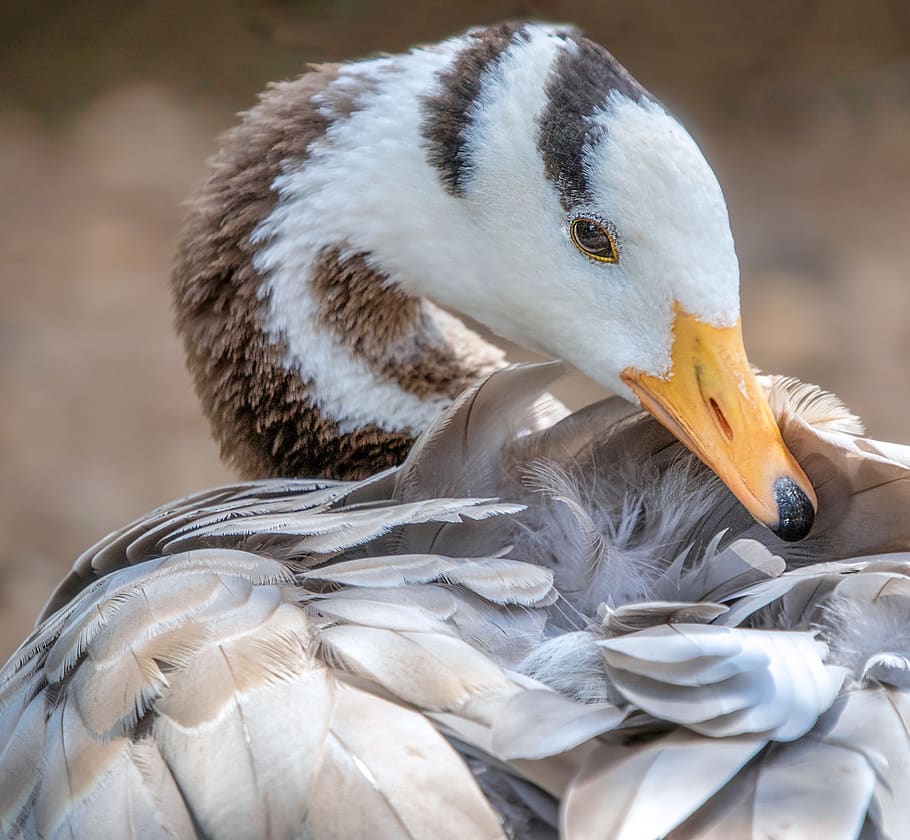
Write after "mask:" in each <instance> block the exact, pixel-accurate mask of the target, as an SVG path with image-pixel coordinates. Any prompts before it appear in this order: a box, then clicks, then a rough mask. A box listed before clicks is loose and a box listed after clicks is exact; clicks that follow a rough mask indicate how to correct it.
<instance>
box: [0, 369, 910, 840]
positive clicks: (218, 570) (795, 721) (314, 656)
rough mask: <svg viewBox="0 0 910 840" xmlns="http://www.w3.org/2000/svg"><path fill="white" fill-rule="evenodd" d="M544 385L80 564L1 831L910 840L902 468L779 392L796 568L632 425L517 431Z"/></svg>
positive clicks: (145, 530)
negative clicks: (361, 467) (797, 495)
mask: <svg viewBox="0 0 910 840" xmlns="http://www.w3.org/2000/svg"><path fill="white" fill-rule="evenodd" d="M551 375H552V371H550V370H549V369H548V368H539V367H538V368H530V369H522V368H516V369H511V370H506V371H503V372H500V373H497V374H494V375H493V376H492V377H491V378H490V379H489V380H487V382H486V383H485V384H483V385H482V386H481V387H480V388H478V389H475V390H474V391H472V392H470V393H468V394H466V395H465V396H464V397H463V398H462V399H461V400H459V401H458V402H457V403H456V404H455V406H453V408H452V410H451V411H450V412H449V413H447V414H446V415H445V416H444V417H443V418H441V419H440V421H439V422H438V423H437V424H436V425H435V426H434V427H433V429H431V430H430V432H429V433H428V434H427V436H426V438H424V439H423V440H422V441H421V442H420V443H419V444H418V446H417V447H415V450H414V452H413V453H412V455H411V457H410V458H409V459H408V462H407V463H406V464H405V465H404V466H403V467H402V468H400V469H399V470H398V471H392V472H390V473H386V474H384V475H381V476H378V477H377V478H376V479H373V480H370V481H367V482H360V483H351V484H343V483H331V482H298V481H266V482H253V483H250V484H242V485H231V486H229V487H225V488H219V489H216V490H212V491H207V492H205V493H203V494H199V495H197V496H191V497H187V498H185V499H182V500H179V501H178V502H175V503H172V504H170V505H167V506H165V507H163V508H161V509H159V510H157V511H155V512H153V513H152V514H150V515H149V516H148V517H146V518H144V519H142V520H140V521H137V522H136V523H133V524H132V525H129V526H127V527H126V528H124V529H122V530H121V531H119V532H117V533H115V534H112V535H110V536H109V537H107V538H106V539H105V540H103V541H102V542H100V543H99V544H98V545H97V546H95V547H94V548H92V549H90V550H89V551H87V552H86V553H85V554H83V555H82V556H81V557H80V558H79V560H78V561H77V563H76V566H75V567H74V570H73V572H72V573H71V574H70V576H69V577H68V578H67V579H66V580H65V581H64V583H63V584H61V586H60V587H59V588H58V590H57V592H56V593H55V595H54V597H53V599H52V601H51V603H50V604H49V607H48V610H47V612H46V615H45V617H44V620H43V622H42V623H41V625H40V626H39V628H38V629H37V631H36V632H35V634H33V635H32V637H31V638H30V639H28V640H27V641H26V642H25V643H24V644H23V646H22V647H21V648H20V650H19V651H18V652H17V653H16V654H15V655H14V657H13V658H12V660H11V661H10V662H9V663H8V664H7V665H6V667H5V668H4V669H3V671H2V673H0V826H2V828H3V831H4V832H5V833H6V834H7V835H10V836H38V835H40V836H93V837H104V836H123V835H124V834H127V835H128V834H129V833H130V832H132V833H134V834H137V835H141V836H159V835H160V836H181V837H183V836H208V837H235V836H238V837H239V836H250V835H255V836H279V835H280V836H285V835H287V834H295V835H299V836H313V837H317V836H318V837H350V836H363V835H366V834H372V835H377V836H384V837H398V836H400V837H445V836H453V837H464V836H470V837H499V836H503V835H511V836H534V837H543V836H548V835H549V836H553V835H555V834H556V833H557V832H561V833H562V834H563V836H565V837H567V838H572V839H573V840H574V839H575V838H586V837H603V836H611V837H656V836H670V837H739V836H776V837H799V836H806V834H807V833H809V834H813V835H815V836H818V832H819V831H821V832H822V833H823V834H824V835H825V836H830V837H854V836H859V834H860V833H862V836H863V837H891V838H896V837H900V836H901V833H902V831H903V827H904V826H906V825H907V824H908V822H910V812H908V811H907V805H906V803H907V802H908V801H910V736H908V732H910V700H908V697H910V693H908V691H910V688H908V687H910V679H908V674H910V619H908V618H907V616H910V553H906V552H910V517H907V515H906V511H907V509H908V508H907V502H908V500H910V497H908V495H907V494H908V493H910V450H908V449H907V448H904V447H899V446H896V445H893V444H881V443H877V442H874V441H869V440H866V439H864V438H861V437H857V436H856V432H857V431H858V429H857V427H856V425H855V423H854V421H853V420H852V419H851V417H852V416H851V415H849V413H848V412H846V410H845V409H843V407H842V406H841V405H840V403H838V402H836V401H834V400H833V398H830V397H827V396H824V395H822V394H820V392H817V391H816V390H813V389H811V388H809V387H808V386H802V385H799V384H795V383H792V382H788V381H780V380H775V381H772V382H770V383H769V387H770V388H771V395H772V404H773V405H775V408H776V411H777V413H778V416H779V418H780V420H781V426H782V430H783V432H784V435H785V437H786V439H787V442H788V444H789V445H790V446H791V447H792V448H793V450H794V452H796V453H797V455H798V457H800V459H801V461H802V463H803V464H804V466H805V467H806V469H807V472H808V473H809V475H810V476H811V477H812V478H813V480H815V481H816V486H817V488H818V493H819V499H820V510H821V512H822V513H821V515H820V517H819V522H818V524H817V526H816V530H814V531H813V534H812V535H811V536H810V537H809V540H808V541H807V542H806V543H805V544H802V545H798V546H793V545H791V544H784V543H780V542H779V541H777V540H776V538H774V537H773V535H771V534H770V533H769V532H766V531H764V530H760V529H757V528H756V527H755V526H754V525H753V524H752V522H751V520H749V519H748V517H747V516H746V515H745V513H744V512H743V511H742V509H741V508H740V507H739V505H738V503H736V502H735V500H733V499H732V497H731V496H730V495H729V494H728V492H727V491H726V490H725V489H724V488H723V486H722V485H720V483H719V482H717V481H716V479H714V478H713V477H712V476H711V475H710V474H709V473H708V472H707V470H706V469H705V468H704V467H702V466H701V465H700V464H699V463H698V462H697V461H696V460H695V459H694V458H693V457H692V456H691V455H689V454H688V453H686V452H685V451H684V450H683V449H682V447H681V446H679V445H678V444H676V443H675V442H674V441H673V440H672V439H671V438H669V436H668V435H667V434H666V433H665V432H664V431H663V430H662V429H661V428H660V427H659V426H657V424H656V423H655V422H654V421H652V420H650V419H648V418H646V417H644V416H643V415H640V414H636V413H634V412H631V411H630V410H629V409H628V407H626V406H625V405H624V404H620V403H618V402H616V401H606V402H604V403H601V404H598V405H595V406H592V407H589V408H587V409H585V410H584V411H582V412H579V413H577V414H576V415H572V416H570V417H568V418H566V419H565V420H562V421H561V422H559V423H557V424H556V425H554V426H551V427H550V428H548V429H544V430H537V431H534V429H535V423H538V424H539V421H536V420H534V419H533V417H531V416H529V415H528V414H527V411H528V410H529V409H530V410H531V412H532V413H533V405H534V403H535V400H536V399H537V397H538V395H539V393H540V391H541V390H542V389H543V388H545V387H546V386H547V384H548V383H549V381H550V377H551ZM503 418H507V419H506V420H505V421H503ZM500 421H503V422H500ZM680 499H683V500H685V502H684V503H682V504H680V502H679V500H680ZM827 509H830V510H831V511H833V512H832V513H831V514H830V515H828V514H826V513H825V511H826V510H827ZM835 514H836V515H835ZM879 523H880V527H879ZM873 526H874V527H873ZM832 779H834V781H832Z"/></svg>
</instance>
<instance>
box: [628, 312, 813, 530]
mask: <svg viewBox="0 0 910 840" xmlns="http://www.w3.org/2000/svg"><path fill="white" fill-rule="evenodd" d="M673 334H674V339H673V349H672V351H671V358H672V364H671V369H670V373H669V375H668V376H667V377H666V378H665V379H661V378H659V377H655V376H650V375H648V374H644V373H642V372H641V371H638V370H634V369H632V368H628V369H626V370H625V371H623V373H622V379H623V381H624V382H625V383H626V384H627V385H628V386H629V387H630V388H631V389H632V390H633V391H634V392H635V394H636V396H638V398H639V399H640V400H641V404H642V407H643V408H645V409H646V410H647V411H649V412H651V414H653V415H654V416H655V417H656V418H657V419H658V420H659V421H660V422H661V423H662V424H663V425H664V426H666V427H667V429H669V430H670V431H671V432H672V433H673V434H674V435H675V436H676V437H677V438H679V440H680V441H682V443H684V444H685V445H686V446H687V447H689V449H691V450H692V451H693V452H694V453H695V454H696V455H698V457H699V458H701V460H702V461H704V462H705V463H706V464H707V465H708V466H709V467H711V469H712V470H714V472H716V473H717V475H718V476H720V478H721V480H722V481H723V482H724V483H725V484H726V485H727V487H729V488H730V490H731V491H732V493H733V494H734V495H735V496H736V498H737V499H739V500H740V502H742V504H743V506H744V507H745V508H746V510H748V511H749V512H750V513H751V514H752V515H753V516H754V517H755V518H756V519H757V520H758V521H759V522H761V523H762V524H764V525H767V526H768V527H769V528H770V529H771V530H772V531H774V533H776V534H777V535H778V536H779V537H780V538H781V539H784V540H788V541H795V540H801V539H802V538H803V537H805V536H806V534H808V533H809V530H810V529H811V527H812V523H813V521H814V519H815V510H816V508H817V506H818V501H817V499H816V496H815V491H814V489H813V488H812V484H811V483H810V482H809V479H808V478H807V477H806V474H805V473H804V472H803V470H802V468H801V467H800V466H799V464H798V463H797V462H796V459H795V458H794V457H793V456H792V455H791V454H790V451H789V450H788V449H787V447H786V445H785V444H784V441H783V439H782V438H781V435H780V430H779V429H778V427H777V423H776V421H775V420H774V415H773V414H772V413H771V407H770V406H769V405H768V401H767V399H766V398H765V395H764V394H763V393H762V391H761V388H759V386H758V383H757V382H756V380H755V376H754V375H753V373H752V370H751V368H750V367H749V363H748V361H747V359H746V353H745V350H744V349H743V340H742V328H741V325H740V323H739V322H737V323H736V325H735V326H733V327H715V326H711V325H710V324H706V323H704V322H702V321H699V320H697V319H696V318H695V317H694V316H692V315H690V314H689V313H687V312H685V311H684V310H682V309H681V308H680V307H679V306H677V307H676V314H675V320H674V324H673Z"/></svg>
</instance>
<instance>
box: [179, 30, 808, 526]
mask: <svg viewBox="0 0 910 840" xmlns="http://www.w3.org/2000/svg"><path fill="white" fill-rule="evenodd" d="M257 183H258V186H256V187H255V189H254V188H253V187H254V185H256V184H257ZM213 264H214V267H213ZM175 285H176V288H177V297H178V324H179V325H180V328H181V331H182V332H183V334H184V339H185V342H186V345H187V349H188V352H189V355H190V362H191V367H193V368H194V370H195V372H196V378H197V385H198V386H199V388H200V391H202V392H203V401H204V403H206V405H207V409H208V410H209V414H210V416H212V418H213V422H214V423H215V426H216V431H217V430H218V428H219V425H220V426H221V427H222V438H223V439H224V437H225V435H227V436H228V437H230V434H233V432H227V431H224V430H226V429H228V428H229V427H230V428H235V427H236V426H237V425H238V422H239V419H238V418H240V415H241V414H243V416H244V417H245V418H246V420H245V421H244V422H246V428H248V431H247V432H244V433H243V435H241V436H240V437H241V438H242V439H237V440H233V441H232V443H231V444H230V446H229V447H228V448H229V449H230V448H231V447H234V448H237V449H241V448H243V447H247V448H249V447H251V446H252V447H253V448H256V447H259V449H267V450H268V451H270V452H271V453H272V454H273V455H274V454H276V453H277V452H278V451H279V450H280V449H281V447H282V446H285V447H290V448H293V447H298V448H299V447H301V446H304V447H309V448H310V449H311V450H312V449H313V448H314V447H315V448H319V447H325V446H326V445H327V442H328V441H329V440H330V439H331V440H334V439H335V438H337V439H341V438H343V437H344V436H346V435H347V436H351V435H356V434H358V433H360V432H362V431H363V429H365V428H367V427H369V428H370V429H372V430H374V431H375V432H376V434H378V435H379V438H378V440H379V444H378V445H379V447H381V448H385V449H394V455H395V456H396V457H397V456H400V454H401V452H400V451H399V449H397V448H395V447H393V446H392V444H391V442H390V441H391V439H390V438H389V436H390V435H394V434H401V435H403V438H402V440H403V441H405V444H406V443H407V442H409V440H410V439H412V437H413V435H414V434H415V433H416V432H417V431H419V430H420V427H421V426H425V425H426V423H427V420H428V418H430V417H431V416H432V415H433V414H435V413H436V412H437V411H438V410H439V409H440V407H441V405H442V404H444V403H446V402H447V401H449V400H451V399H452V398H453V396H454V393H455V392H456V391H457V388H458V387H461V386H463V385H464V384H465V383H466V382H468V381H470V373H471V371H470V368H471V362H470V361H469V360H468V357H471V359H473V361H474V367H475V368H476V372H477V373H478V374H479V373H483V372H485V370H484V368H485V367H486V368H488V367H490V366H496V365H498V364H501V357H499V356H498V355H496V354H495V353H492V351H486V350H484V349H483V346H482V345H481V344H480V342H479V339H477V337H476V336H474V335H473V334H472V333H469V332H468V331H467V330H466V329H465V328H464V327H462V325H461V324H460V323H459V322H457V321H454V319H452V318H451V317H450V316H448V315H446V314H445V313H444V312H442V311H441V310H439V309H437V308H436V306H435V305H436V304H438V305H441V306H442V307H444V308H446V309H448V310H452V311H454V312H456V313H460V314H463V315H466V316H469V317H470V318H473V319H475V320H476V321H478V322H480V323H481V324H484V325H485V326H487V327H488V328H490V329H491V330H492V331H493V332H495V333H497V334H499V335H501V336H504V337H506V338H509V339H511V340H513V341H515V342H517V343H519V344H521V345H524V346H527V347H530V348H532V349H536V350H539V351H541V352H543V353H545V354H548V355H550V356H553V357H556V358H561V359H563V360H565V361H567V362H569V363H571V364H572V365H574V366H575V367H577V368H578V369H580V370H581V371H583V372H584V373H586V374H587V375H588V376H590V377H591V378H592V379H594V380H595V381H597V382H599V383H601V384H602V385H604V386H606V387H608V388H610V389H612V390H614V391H615V392H617V393H619V394H621V395H623V396H625V397H626V398H627V399H629V400H632V401H635V402H640V404H641V405H642V406H643V407H644V408H645V409H647V410H648V411H650V412H651V413H653V414H654V415H655V416H656V417H657V419H658V420H659V421H660V422H661V423H663V424H664V425H665V426H666V427H667V428H668V429H669V430H670V431H671V432H672V433H673V434H674V435H676V436H677V437H678V438H679V439H680V440H681V441H682V442H683V443H685V444H686V445H687V446H688V447H689V448H691V449H692V450H693V451H694V452H695V453H696V454H697V455H698V456H699V457H700V458H701V459H702V460H703V461H705V462H706V463H707V464H708V465H709V466H710V467H711V468H712V469H713V470H714V471H715V472H716V473H717V474H718V475H719V476H720V478H721V479H722V480H723V481H724V482H725V483H726V484H727V485H728V487H729V488H730V489H731V491H732V492H733V493H734V494H735V495H736V497H737V498H738V499H739V500H740V502H741V503H742V504H743V505H744V506H745V507H746V508H747V509H748V510H749V512H750V513H752V515H753V516H754V517H755V518H756V519H757V520H758V521H759V522H761V523H763V524H765V525H766V526H768V527H769V528H771V529H772V530H774V531H775V532H776V533H777V534H778V535H779V536H781V537H782V538H784V539H788V540H794V539H800V538H802V537H803V536H805V534H806V533H808V531H809V529H810V527H811V525H812V522H813V518H814V510H815V506H816V500H815V494H814V491H813V488H812V485H811V483H810V482H809V480H808V479H807V477H806V476H805V474H804V472H803V471H802V469H801V468H800V466H799V465H798V464H797V462H796V461H795V459H794V458H793V456H792V455H791V454H790V452H789V451H788V450H787V448H786V446H785V445H784V443H783V440H782V439H781V436H780V432H779V430H778V427H777V424H776V422H775V420H774V417H773V415H772V413H771V410H770V408H769V406H768V403H767V400H766V398H765V396H764V394H763V393H762V391H761V389H760V387H759V386H758V384H757V383H756V380H755V377H754V376H753V374H752V371H751V369H750V366H749V364H748V361H747V358H746V354H745V351H744V349H743V343H742V334H741V321H740V309H739V268H738V262H737V258H736V253H735V250H734V245H733V237H732V234H731V231H730V225H729V220H728V214H727V209H726V204H725V202H724V198H723V194H722V191H721V188H720V186H719V184H718V182H717V179H716V177H715V175H714V173H713V172H712V170H711V168H710V166H709V165H708V163H707V162H706V161H705V159H704V157H703V155H702V153H701V152H700V150H699V148H698V146H697V145H696V143H695V141H694V140H693V139H692V137H691V136H690V135H689V134H688V132H687V131H686V130H685V129H684V128H683V127H682V125H681V124H680V123H679V122H678V121H677V120H676V119H675V118H674V117H673V116H672V115H670V114H669V113H668V112H667V110H666V109H665V108H664V107H663V106H662V105H661V104H660V103H659V102H658V101H657V100H656V99H655V98H654V97H652V96H651V95H650V94H649V93H648V92H647V91H645V90H644V88H642V87H641V86H640V85H639V84H638V83H637V82H636V81H635V80H634V79H633V78H632V77H631V76H630V75H629V74H628V73H627V72H626V71H625V70H624V69H623V68H622V67H621V65H619V64H618V62H616V60H615V59H614V58H613V57H612V56H611V55H610V54H609V53H608V52H607V51H606V50H604V49H603V48H601V47H600V46H598V45H596V44H594V43H592V42H591V41H589V40H587V39H585V38H583V37H582V36H581V35H579V34H578V33H576V32H574V31H572V30H566V29H563V28H556V27H550V26H545V25H537V24H533V25H532V24H527V25H514V26H511V25H510V26H500V27H493V28H488V29H481V30H474V31H471V32H469V33H467V34H466V35H463V36H459V37H456V38H453V39H450V40H448V41H445V42H442V43H441V44H438V45H434V46H432V47H428V48H422V49H416V50H413V51H412V52H410V53H407V54H405V55H401V56H383V57H380V58H377V59H373V60H369V61H364V62H357V63H350V64H346V65H340V66H334V67H330V68H329V67H323V68H320V69H318V70H316V71H315V72H314V73H311V74H309V75H305V76H304V77H303V78H302V79H301V80H298V82H296V83H287V84H286V85H284V86H279V87H276V88H274V89H273V90H272V92H271V93H270V94H266V96H265V97H264V99H263V101H262V103H261V104H260V105H259V106H258V108H257V109H254V110H253V111H251V112H250V114H248V115H247V118H246V120H245V123H244V125H243V126H241V127H240V128H239V129H237V130H235V132H234V133H233V134H232V135H229V136H228V140H227V141H226V142H225V145H224V148H223V149H222V152H221V154H220V156H219V158H216V161H215V164H214V167H213V170H212V176H211V178H210V180H209V182H208V184H207V185H206V186H205V187H204V188H203V191H202V192H201V193H200V198H199V200H198V201H197V203H196V207H195V210H194V211H193V214H192V215H191V219H190V221H189V223H188V225H187V233H186V234H185V237H184V243H183V246H182V249H181V259H180V260H179V262H178V268H177V271H176V272H175ZM327 290H328V291H327ZM327 301H328V303H327ZM352 301H353V303H352ZM402 307H404V308H408V312H409V313H410V314H409V315H408V316H407V318H405V319H404V320H403V321H401V322H399V321H398V320H396V319H397V313H398V312H399V311H400V310H401V309H402ZM327 310H328V312H329V316H326V311H327ZM355 310H356V312H355ZM339 312H341V313H343V314H342V315H339V317H338V318H336V319H335V320H334V321H333V315H332V313H334V314H335V315H337V314H338V313H339ZM231 313H233V314H231ZM389 313H392V315H391V316H390V314H389ZM390 317H391V321H394V323H392V322H390V320H389V319H390ZM231 318H233V319H234V321H233V322H230V320H231ZM226 320H227V321H228V322H230V323H225V321H226ZM327 323H328V326H327ZM238 324H240V327H238ZM238 331H239V332H241V333H242V334H243V335H242V337H241V338H239V339H236V335H237V334H238ZM235 339H236V340H235ZM247 345H252V346H255V347H258V348H259V349H258V350H256V351H255V353H253V356H252V358H249V351H248V350H247V349H246V347H247ZM465 347H468V350H465ZM219 348H220V349H219ZM269 354H271V355H269ZM434 354H435V355H434ZM430 357H432V358H433V359H434V360H435V361H434V362H433V363H431V364H430V365H429V366H424V367H423V368H421V370H423V371H424V374H425V375H426V374H429V375H426V376H425V380H424V381H425V383H427V382H428V383H429V384H428V385H427V387H425V388H424V390H423V391H422V392H421V391H420V387H417V386H415V385H414V383H413V382H411V384H410V387H408V385H407V384H406V383H403V381H402V374H401V371H402V370H412V368H413V366H414V365H416V366H417V367H418V368H419V367H420V363H421V361H426V360H427V359H428V358H430ZM238 359H239V361H238ZM361 363H366V365H367V368H368V372H367V378H366V379H365V378H364V376H363V375H361V374H362V373H363V368H362V365H361V366H360V367H358V365H359V364H361ZM409 365H411V367H408V366H409ZM219 366H220V367H219ZM238 366H240V367H245V368H246V369H247V376H246V380H244V381H245V382H246V384H242V383H241V384H240V385H238V384H237V382H238V381H239V380H238V372H237V370H236V368H237V367H238ZM213 368H218V370H220V373H219V372H218V370H213ZM271 368H274V369H275V370H271ZM275 371H278V373H276V372H275ZM257 376H258V377H259V378H258V380H257V379H256V377H257ZM269 376H271V380H269ZM371 376H372V380H370V377H371ZM281 377H284V378H285V379H281ZM287 377H290V378H291V379H290V381H292V382H293V384H292V385H287V384H284V385H281V386H280V388H278V386H277V385H276V384H275V383H276V382H278V380H281V381H282V382H285V380H287ZM213 379H214V380H218V381H219V382H220V385H218V386H217V387H215V388H214V389H213V387H212V380H213ZM269 382H271V385H270V384H269ZM226 386H227V387H226ZM276 388H278V390H281V394H280V395H279V396H278V397H277V398H275V399H273V404H272V405H270V406H268V407H267V408H266V406H265V403H266V402H267V401H268V398H270V393H269V392H270V390H272V391H273V390H275V389H276ZM289 390H290V391H293V392H294V393H295V394H296V395H297V396H296V397H295V398H294V399H297V398H298V397H299V398H300V399H301V400H302V402H303V403H306V404H307V411H308V412H309V413H308V414H307V417H308V418H309V419H308V420H307V421H306V422H304V423H297V424H296V425H293V424H292V427H288V428H284V427H282V428H283V431H281V433H280V434H279V435H278V436H277V438H276V437H275V435H274V434H273V435H272V436H271V437H268V439H267V440H264V441H259V442H256V441H255V440H253V439H254V438H256V432H255V429H257V428H258V429H260V430H261V428H262V427H264V426H266V425H268V422H269V421H268V418H267V417H265V418H264V417H263V415H267V414H269V412H272V414H274V412H275V411H278V413H279V414H281V412H282V411H284V412H287V411H289V409H288V408H287V406H288V405H290V403H291V402H293V401H294V400H293V399H291V397H290V396H289V393H288V392H289ZM252 392H255V393H253V394H252V396H251V393H252ZM257 395H258V396H257ZM263 395H264V396H263ZM274 396H275V395H274V394H272V395H271V397H274ZM412 398H414V399H412ZM238 400H239V401H240V402H244V403H245V404H244V406H243V412H238V411H237V410H236V408H237V407H236V405H232V404H233V403H236V402H237V401H238ZM276 402H277V403H280V404H281V405H283V406H284V408H283V409H281V408H279V409H276V408H275V407H274V403H276ZM257 412H258V416H255V415H256V414H257ZM313 417H315V418H316V421H314V420H313ZM317 421H318V422H317ZM314 423H315V425H316V426H317V427H318V428H317V429H316V432H314V431H313V428H314ZM320 424H329V425H328V426H327V427H325V428H328V429H329V431H328V432H327V431H326V430H325V428H323V426H320ZM241 425H242V424H241ZM250 428H252V429H253V430H254V431H249V429H250ZM307 430H309V431H307ZM308 435H309V437H307V436H308ZM320 435H321V437H320ZM383 435H385V437H384V438H383V437H382V436H383ZM251 441H252V442H251ZM372 445H373V448H374V450H375V449H376V448H377V445H376V442H375V441H374V442H373V444H372ZM396 446H397V444H396ZM240 460H241V461H242V459H240ZM266 460H267V459H266ZM260 461H262V458H260ZM381 465H382V464H379V466H381ZM267 469H268V467H267V466H266V467H262V466H260V468H259V471H260V472H263V471H265V470H267ZM253 472H255V470H253ZM326 472H328V473H331V470H326Z"/></svg>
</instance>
